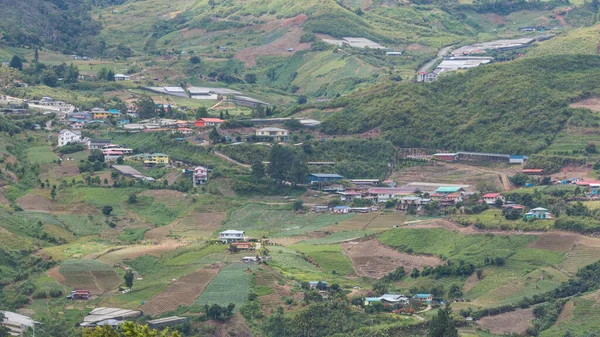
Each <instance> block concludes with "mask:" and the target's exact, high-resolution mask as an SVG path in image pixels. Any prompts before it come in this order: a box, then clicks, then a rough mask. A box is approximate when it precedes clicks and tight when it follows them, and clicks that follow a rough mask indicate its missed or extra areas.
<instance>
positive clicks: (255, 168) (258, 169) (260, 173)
mask: <svg viewBox="0 0 600 337" xmlns="http://www.w3.org/2000/svg"><path fill="white" fill-rule="evenodd" d="M252 176H253V177H254V179H256V180H260V179H262V178H263V177H264V176H265V165H263V163H262V161H260V159H256V160H254V162H253V163H252Z"/></svg>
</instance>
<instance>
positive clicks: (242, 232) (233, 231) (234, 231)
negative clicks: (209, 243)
mask: <svg viewBox="0 0 600 337" xmlns="http://www.w3.org/2000/svg"><path fill="white" fill-rule="evenodd" d="M219 234H244V231H236V230H234V229H228V230H226V231H222V232H221V233H219Z"/></svg>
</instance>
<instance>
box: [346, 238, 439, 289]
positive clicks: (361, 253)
mask: <svg viewBox="0 0 600 337" xmlns="http://www.w3.org/2000/svg"><path fill="white" fill-rule="evenodd" d="M342 246H343V247H344V251H345V254H346V255H348V257H349V258H350V260H352V264H353V266H354V270H355V271H356V274H358V275H359V276H367V277H371V278H376V279H379V278H381V277H383V276H385V275H387V274H389V273H390V272H392V271H394V270H395V269H396V268H397V267H404V270H406V271H408V272H409V271H411V270H413V269H414V268H417V269H422V268H423V267H425V266H432V267H435V266H438V265H441V264H442V260H441V259H439V258H438V257H434V256H424V255H409V254H403V253H400V252H398V251H397V250H394V249H392V248H389V247H386V246H384V245H382V244H381V243H380V242H379V241H377V240H376V239H371V240H369V241H362V242H347V243H344V244H342Z"/></svg>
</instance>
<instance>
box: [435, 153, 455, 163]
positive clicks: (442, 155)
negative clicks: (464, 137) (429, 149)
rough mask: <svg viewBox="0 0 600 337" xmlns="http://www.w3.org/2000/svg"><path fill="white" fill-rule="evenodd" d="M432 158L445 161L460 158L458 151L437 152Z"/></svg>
mask: <svg viewBox="0 0 600 337" xmlns="http://www.w3.org/2000/svg"><path fill="white" fill-rule="evenodd" d="M432 158H433V159H437V160H443V161H455V160H458V153H436V154H434V155H433V156H432Z"/></svg>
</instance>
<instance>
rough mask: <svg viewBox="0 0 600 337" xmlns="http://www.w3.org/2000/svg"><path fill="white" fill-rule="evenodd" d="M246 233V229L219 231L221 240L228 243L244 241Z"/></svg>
mask: <svg viewBox="0 0 600 337" xmlns="http://www.w3.org/2000/svg"><path fill="white" fill-rule="evenodd" d="M244 234H245V233H244V231H236V230H233V229H228V230H226V231H224V232H221V233H219V240H220V241H222V242H226V243H230V242H237V241H244V240H245V239H246V237H245V236H244Z"/></svg>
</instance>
